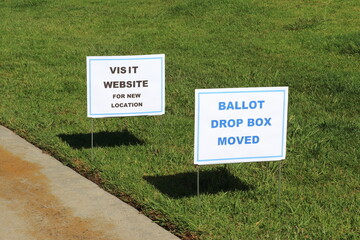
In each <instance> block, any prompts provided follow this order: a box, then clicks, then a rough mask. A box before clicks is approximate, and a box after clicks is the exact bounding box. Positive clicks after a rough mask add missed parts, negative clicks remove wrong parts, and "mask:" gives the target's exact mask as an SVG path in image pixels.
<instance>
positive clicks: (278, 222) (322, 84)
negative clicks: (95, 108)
mask: <svg viewBox="0 0 360 240" xmlns="http://www.w3.org/2000/svg"><path fill="white" fill-rule="evenodd" d="M359 12H360V5H359V3H358V1H357V0H348V1H340V0H302V1H300V0H299V1H290V0H279V1H275V0H265V1H264V0H262V1H260V0H222V1H220V0H213V1H205V0H196V1H195V0H182V1H180V0H171V1H170V0H154V1H150V0H148V1H146V0H139V1H130V0H124V1H115V0H107V1H100V0H98V1H97V0H93V1H84V0H63V1H50V0H2V1H0V16H1V18H0V46H1V48H0V124H3V125H5V126H7V127H9V128H11V129H13V130H15V131H16V132H17V133H18V134H20V135H21V136H23V137H25V138H26V139H27V140H29V141H30V142H32V143H34V144H36V145H38V146H40V147H41V148H42V149H44V150H46V151H48V152H50V153H51V154H52V155H54V156H56V157H57V158H59V159H60V160H62V161H63V162H64V163H65V164H67V165H70V166H72V167H75V168H77V169H78V170H79V171H81V172H82V173H83V174H85V175H87V176H89V177H91V178H92V179H96V180H97V181H100V182H101V184H102V186H103V188H105V189H107V190H108V191H110V192H112V193H114V194H115V195H117V196H120V197H121V198H122V199H125V200H127V201H130V202H132V203H133V204H135V205H137V206H138V207H139V208H141V209H142V211H143V212H144V213H145V214H147V215H150V216H152V217H153V218H156V221H157V222H158V223H159V224H161V225H165V226H167V227H170V228H172V229H173V231H175V232H176V233H177V234H178V235H181V236H182V237H183V238H186V237H188V238H195V236H197V237H199V238H200V239H359V238H360V229H359V226H360V221H359V216H360V212H359V209H360V206H359V180H360V179H359V176H360V174H359V169H360V167H359V156H360V151H359V145H360V141H359V139H360V131H359V129H360V121H359V116H360V107H359V102H360V101H359V100H360V97H359V96H360V18H359ZM158 53H164V54H166V114H165V115H163V116H152V117H126V118H109V119H95V120H94V124H95V145H96V147H95V148H94V154H95V159H94V160H92V159H91V148H90V132H91V120H90V119H88V118H87V117H86V64H85V60H86V59H85V58H86V56H108V55H110V56H112V55H138V54H139V55H142V54H158ZM258 86H262V87H267V86H289V116H288V141H287V159H286V160H285V161H284V162H283V166H282V183H281V198H282V200H281V204H280V205H279V201H278V167H279V163H278V162H267V163H243V164H233V165H229V166H228V167H227V169H224V168H223V166H207V167H202V168H201V173H200V180H201V183H200V185H201V188H200V190H201V194H200V197H197V196H196V169H195V168H194V166H193V165H192V162H193V131H194V89H196V88H222V87H224V88H231V87H258ZM0 167H1V166H0ZM174 225H175V226H176V227H174Z"/></svg>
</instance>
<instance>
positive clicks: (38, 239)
mask: <svg viewBox="0 0 360 240" xmlns="http://www.w3.org/2000/svg"><path fill="white" fill-rule="evenodd" d="M0 239H4V240H117V239H120V240H135V239H139V240H140V239H141V240H144V239H151V240H153V239H154V240H162V239H164V240H171V239H178V238H177V237H175V236H174V235H172V234H171V233H169V232H167V231H166V230H164V229H163V228H161V227H159V226H158V225H156V224H155V223H153V222H152V221H151V220H150V219H148V218H146V217H145V216H144V215H142V214H140V213H139V212H138V211H137V210H136V209H134V208H132V207H131V206H129V205H127V204H125V203H124V202H122V201H120V200H119V199H117V198H116V197H114V196H112V195H111V194H109V193H107V192H105V191H104V190H102V189H101V188H99V187H98V186H97V185H96V184H94V183H92V182H91V181H89V180H87V179H85V178H84V177H82V176H81V175H79V174H77V173H76V172H74V171H73V170H72V169H70V168H68V167H66V166H64V165H62V164H61V163H60V162H59V161H57V160H56V159H54V158H52V157H51V156H49V155H47V154H44V153H43V152H42V151H41V150H40V149H38V148H36V147H35V146H33V145H32V144H30V143H28V142H26V141H25V140H24V139H22V138H20V137H19V136H17V135H16V134H14V133H13V132H12V131H10V130H9V129H7V128H5V127H2V126H0Z"/></svg>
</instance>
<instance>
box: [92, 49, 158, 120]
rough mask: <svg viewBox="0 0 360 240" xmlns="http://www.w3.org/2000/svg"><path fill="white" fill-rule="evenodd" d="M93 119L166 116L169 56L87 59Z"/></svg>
mask: <svg viewBox="0 0 360 240" xmlns="http://www.w3.org/2000/svg"><path fill="white" fill-rule="evenodd" d="M86 63H87V93H88V94H87V115H88V117H90V118H102V117H125V116H141V115H161V114H164V113H165V55H164V54H158V55H138V56H118V57H114V56H112V57H104V56H102V57H87V58H86Z"/></svg>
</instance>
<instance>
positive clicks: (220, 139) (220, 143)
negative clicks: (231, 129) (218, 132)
mask: <svg viewBox="0 0 360 240" xmlns="http://www.w3.org/2000/svg"><path fill="white" fill-rule="evenodd" d="M218 145H226V137H223V138H221V137H219V138H218Z"/></svg>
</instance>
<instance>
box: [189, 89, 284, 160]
mask: <svg viewBox="0 0 360 240" xmlns="http://www.w3.org/2000/svg"><path fill="white" fill-rule="evenodd" d="M287 109H288V87H264V88H224V89H197V90H195V141H194V146H195V149H194V164H196V165H207V164H224V163H238V162H255V161H273V160H282V159H285V154H286V129H287Z"/></svg>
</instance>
